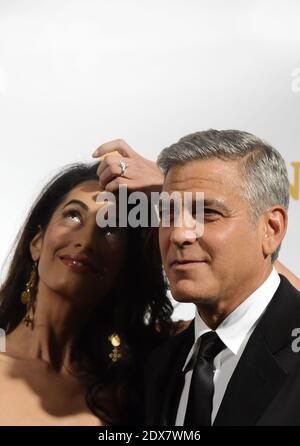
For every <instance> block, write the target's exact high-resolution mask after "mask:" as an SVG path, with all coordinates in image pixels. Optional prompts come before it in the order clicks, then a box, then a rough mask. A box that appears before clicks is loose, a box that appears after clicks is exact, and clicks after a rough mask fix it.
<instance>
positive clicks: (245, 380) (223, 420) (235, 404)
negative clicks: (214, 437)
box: [214, 334, 286, 426]
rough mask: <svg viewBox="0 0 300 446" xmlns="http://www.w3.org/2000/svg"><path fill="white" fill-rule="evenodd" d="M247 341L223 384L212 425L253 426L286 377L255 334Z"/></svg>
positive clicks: (261, 340)
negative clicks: (229, 378)
mask: <svg viewBox="0 0 300 446" xmlns="http://www.w3.org/2000/svg"><path fill="white" fill-rule="evenodd" d="M249 343H250V344H249ZM249 343H248V345H247V347H246V349H245V351H244V353H243V355H242V357H241V358H240V360H239V363H238V365H237V367H236V369H235V371H234V373H233V375H232V377H231V380H230V382H229V384H228V386H227V389H226V392H225V395H224V398H223V400H222V403H221V406H220V409H219V411H218V413H217V416H216V419H215V422H214V425H215V426H218V425H219V426H222V425H225V426H245V425H248V426H249V425H250V426H251V425H254V424H255V423H256V421H257V419H258V418H259V416H260V415H261V413H262V412H263V410H264V409H265V407H266V406H267V405H268V404H269V402H270V401H271V400H272V399H273V397H274V396H275V395H276V394H277V392H278V391H279V389H280V388H281V386H282V385H283V383H284V381H285V379H286V373H285V371H284V370H283V369H282V368H281V367H280V365H279V364H278V363H277V362H276V359H275V358H274V356H273V355H272V354H271V352H270V350H269V349H268V347H267V346H266V345H265V343H264V341H263V339H262V338H260V335H259V334H257V336H255V337H253V338H252V339H251V341H249Z"/></svg>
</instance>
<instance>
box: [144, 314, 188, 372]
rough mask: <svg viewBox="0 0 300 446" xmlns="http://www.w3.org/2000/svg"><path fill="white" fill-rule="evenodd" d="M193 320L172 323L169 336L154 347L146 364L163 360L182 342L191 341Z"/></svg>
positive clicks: (149, 364)
mask: <svg viewBox="0 0 300 446" xmlns="http://www.w3.org/2000/svg"><path fill="white" fill-rule="evenodd" d="M193 327H194V320H190V321H178V322H176V324H174V327H173V329H172V331H171V334H170V336H169V337H168V338H167V339H165V340H164V341H163V342H162V343H161V344H160V345H159V346H158V347H156V348H155V349H154V350H153V351H152V352H151V354H150V355H149V357H148V361H147V365H148V366H150V367H151V364H152V363H156V364H157V363H161V361H163V362H165V361H166V359H168V358H169V356H170V355H171V354H172V353H173V352H174V349H176V348H177V347H179V346H180V345H181V344H182V343H184V344H185V343H187V342H189V341H192V338H193V335H194V330H193Z"/></svg>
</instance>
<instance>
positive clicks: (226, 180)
mask: <svg viewBox="0 0 300 446" xmlns="http://www.w3.org/2000/svg"><path fill="white" fill-rule="evenodd" d="M240 181H241V175H240V169H239V165H238V163H237V162H236V161H223V160H219V159H213V160H200V161H192V162H187V163H185V164H176V165H174V166H172V167H171V168H170V170H169V171H168V173H167V174H166V176H165V179H164V184H163V190H164V191H171V190H184V191H196V190H198V191H199V192H203V191H204V190H205V189H207V188H209V189H219V188H220V187H222V188H225V189H227V188H228V189H232V187H233V186H234V187H239V186H240Z"/></svg>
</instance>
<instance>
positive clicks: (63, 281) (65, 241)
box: [30, 180, 127, 305]
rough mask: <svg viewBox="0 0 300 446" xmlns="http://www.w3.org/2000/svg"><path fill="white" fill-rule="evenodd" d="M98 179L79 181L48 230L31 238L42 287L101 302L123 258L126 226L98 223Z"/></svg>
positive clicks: (81, 298)
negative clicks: (119, 226) (101, 225)
mask: <svg viewBox="0 0 300 446" xmlns="http://www.w3.org/2000/svg"><path fill="white" fill-rule="evenodd" d="M99 192H100V191H99V183H98V182H97V181H94V180H91V181H85V182H83V183H80V184H79V185H78V186H76V187H75V188H74V189H72V191H71V192H69V194H68V195H67V196H66V197H65V199H64V201H63V202H62V203H61V204H60V205H59V206H58V208H57V209H56V210H55V212H54V214H53V215H52V218H51V220H50V222H49V224H48V226H47V229H46V231H45V232H44V233H39V234H37V235H36V236H35V237H34V239H33V240H32V242H31V246H30V250H31V255H32V257H33V259H35V260H38V262H39V268H38V270H39V290H40V289H41V287H43V289H48V290H49V291H50V290H51V291H52V292H55V293H57V294H59V295H60V296H63V297H65V298H68V299H72V300H74V301H76V302H77V303H82V304H83V305H84V303H87V302H89V303H95V304H96V303H97V302H99V299H101V298H102V297H103V296H105V295H106V294H107V293H108V292H109V291H110V290H111V289H112V288H113V286H114V285H115V284H116V283H118V278H119V276H120V271H121V269H122V266H123V265H124V262H125V252H126V244H127V237H126V229H125V228H100V227H99V226H98V225H97V223H96V214H97V212H98V211H99V209H100V208H101V207H103V206H104V204H103V203H97V202H96V198H97V195H98V194H99Z"/></svg>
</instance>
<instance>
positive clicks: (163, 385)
mask: <svg viewBox="0 0 300 446" xmlns="http://www.w3.org/2000/svg"><path fill="white" fill-rule="evenodd" d="M193 341H194V323H193V322H192V323H191V324H190V325H189V327H188V328H187V329H186V330H185V331H184V332H182V333H181V334H179V335H177V336H175V337H174V338H173V339H172V341H171V342H172V344H171V345H170V347H169V351H168V355H167V360H166V362H165V365H164V367H163V368H162V373H161V376H160V380H159V385H158V389H159V392H160V395H159V396H158V399H159V400H161V402H162V403H161V405H160V407H161V410H160V416H159V420H158V424H159V425H161V426H170V425H171V426H174V425H175V421H176V413H177V408H178V403H179V399H180V395H181V392H182V389H183V385H184V374H183V373H182V368H183V366H184V363H185V360H186V357H187V355H188V353H189V351H190V349H191V348H192V345H193Z"/></svg>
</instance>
